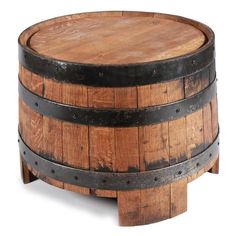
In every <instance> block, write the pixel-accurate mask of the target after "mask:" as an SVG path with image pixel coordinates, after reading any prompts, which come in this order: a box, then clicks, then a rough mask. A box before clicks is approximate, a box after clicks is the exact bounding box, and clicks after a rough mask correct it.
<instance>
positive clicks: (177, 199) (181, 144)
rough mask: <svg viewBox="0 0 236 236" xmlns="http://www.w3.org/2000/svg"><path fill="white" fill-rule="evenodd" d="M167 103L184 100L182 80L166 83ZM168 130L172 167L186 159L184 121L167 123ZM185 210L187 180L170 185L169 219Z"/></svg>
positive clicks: (181, 119) (182, 119)
mask: <svg viewBox="0 0 236 236" xmlns="http://www.w3.org/2000/svg"><path fill="white" fill-rule="evenodd" d="M167 95H168V102H169V103H170V102H173V101H177V100H180V99H183V98H184V83H183V80H182V79H179V80H176V81H173V82H170V83H168V86H167ZM168 130H169V140H168V141H169V163H170V165H174V164H176V163H178V162H182V161H184V160H186V159H187V157H186V143H187V140H186V120H185V118H184V117H183V118H180V119H177V120H173V121H170V122H168ZM186 210H187V178H185V179H182V180H180V181H177V182H174V183H172V184H170V217H174V216H177V215H179V214H181V213H183V212H185V211H186Z"/></svg>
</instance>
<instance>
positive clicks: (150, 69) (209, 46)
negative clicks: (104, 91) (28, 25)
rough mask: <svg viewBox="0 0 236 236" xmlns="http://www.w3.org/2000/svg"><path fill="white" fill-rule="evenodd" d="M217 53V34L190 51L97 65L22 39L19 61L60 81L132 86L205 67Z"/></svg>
mask: <svg viewBox="0 0 236 236" xmlns="http://www.w3.org/2000/svg"><path fill="white" fill-rule="evenodd" d="M208 30H209V31H210V32H211V30H210V29H208ZM212 34H213V33H212ZM212 37H213V36H212ZM214 57H215V47H214V37H213V38H212V39H211V40H209V41H208V42H207V43H206V44H205V45H203V47H201V48H200V49H198V50H196V51H194V52H192V53H190V54H188V55H183V56H179V57H177V58H171V59H166V60H159V61H152V62H146V63H137V64H127V65H126V64H124V65H96V64H84V63H75V62H68V61H63V60H57V59H55V58H49V57H46V56H43V55H39V54H38V53H36V52H35V51H33V50H31V49H29V48H28V47H27V46H24V45H22V44H21V43H20V41H19V62H20V64H21V65H22V66H24V67H25V68H26V69H28V70H30V71H31V72H33V73H36V74H39V75H41V76H42V77H46V78H49V79H53V80H58V81H60V82H66V83H74V84H84V85H88V86H98V87H129V86H139V85H145V84H154V83H160V82H164V81H170V80H174V79H177V78H181V77H185V76H187V75H190V74H194V73H196V72H198V71H200V70H202V69H203V68H204V67H207V66H208V65H209V64H211V63H214Z"/></svg>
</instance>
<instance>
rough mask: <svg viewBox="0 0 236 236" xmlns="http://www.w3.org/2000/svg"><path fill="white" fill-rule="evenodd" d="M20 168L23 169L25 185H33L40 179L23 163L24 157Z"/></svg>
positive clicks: (22, 175)
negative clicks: (32, 183)
mask: <svg viewBox="0 0 236 236" xmlns="http://www.w3.org/2000/svg"><path fill="white" fill-rule="evenodd" d="M20 168H21V178H22V181H23V183H24V184H28V183H31V182H33V181H35V180H37V179H38V178H37V177H35V176H34V175H33V174H32V173H31V171H30V170H29V168H28V167H27V165H26V164H25V162H24V161H23V159H22V157H21V158H20Z"/></svg>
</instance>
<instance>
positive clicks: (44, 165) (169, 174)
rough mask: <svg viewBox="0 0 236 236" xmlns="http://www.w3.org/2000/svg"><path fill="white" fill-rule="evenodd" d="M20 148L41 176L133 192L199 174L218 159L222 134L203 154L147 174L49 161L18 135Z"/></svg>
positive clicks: (92, 186) (25, 158)
mask: <svg viewBox="0 0 236 236" xmlns="http://www.w3.org/2000/svg"><path fill="white" fill-rule="evenodd" d="M18 141H19V148H20V153H21V155H22V158H23V159H24V161H25V162H26V163H27V164H29V165H30V166H31V167H32V168H34V169H35V170H36V171H38V172H40V173H41V174H42V175H44V176H47V177H50V178H53V179H56V180H58V181H61V182H64V183H68V184H73V185H77V186H82V187H87V188H94V189H106V190H133V189H145V188H153V187H159V186H162V185H165V184H169V183H173V182H175V181H177V180H180V179H183V178H186V177H188V176H191V175H193V174H194V173H196V172H198V171H199V170H201V169H202V168H204V167H205V166H207V165H208V164H209V163H210V162H212V161H213V160H215V159H217V153H218V151H219V150H218V149H219V135H217V137H216V139H215V140H214V142H213V143H212V144H211V145H210V146H209V147H208V148H207V149H205V150H204V151H203V152H201V153H200V154H198V155H196V156H194V157H193V158H191V159H189V160H186V161H183V162H180V163H178V164H175V165H172V166H168V167H165V168H161V169H155V170H151V171H144V172H128V173H122V172H121V173H117V172H98V171H90V170H84V169H77V168H73V167H70V166H66V165H62V164H60V163H58V162H55V161H54V160H48V159H46V158H44V157H42V156H40V155H39V154H37V153H35V152H33V151H32V150H31V149H30V147H28V146H27V145H26V143H25V142H24V140H23V139H22V137H21V135H20V133H19V140H18Z"/></svg>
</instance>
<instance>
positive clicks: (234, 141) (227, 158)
mask: <svg viewBox="0 0 236 236" xmlns="http://www.w3.org/2000/svg"><path fill="white" fill-rule="evenodd" d="M234 2H235V1H233V0H232V1H227V0H225V1H210V0H209V1H207V0H195V1H189V0H175V1H174V0H173V1H170V0H145V1H137V0H136V1H133V0H125V1H123V0H119V1H111V0H106V1H105V0H104V1H101V0H98V1H95V0H94V1H91V0H87V1H80V0H74V1H72V0H61V1H60V0H57V1H56V0H51V1H50V0H48V1H44V0H38V1H32V0H31V1H30V0H19V1H17V0H16V1H13V0H8V1H6V2H5V1H1V2H0V24H1V28H0V29H1V31H0V32H1V33H0V81H1V83H0V84H1V86H0V183H1V185H0V189H1V192H0V235H1V236H3V235H4V236H5V235H16V234H17V235H25V236H27V235H35V236H37V235H41V236H42V235H57V236H60V235H92V234H96V235H100V234H102V235H104V236H105V235H112V236H113V235H136V236H137V235H143V234H148V235H170V234H172V235H181V236H184V235H192V236H194V235H216V234H217V235H218V233H219V234H221V235H222V234H227V235H235V233H236V229H235V223H236V218H235V212H236V193H235V191H234V190H235V187H236V184H235V183H236V179H235V167H236V156H235V148H236V138H235V135H236V129H235V124H236V119H235V116H236V113H235V110H236V106H235V102H236V101H235V98H236V78H235V74H236V72H235V69H236V60H235V54H236V50H235V42H236V34H235V22H236V17H235V9H236V7H234V6H233V3H234ZM98 10H140V11H154V12H164V13H172V14H177V15H183V16H185V17H189V18H193V19H195V20H198V21H202V22H203V23H206V24H207V25H209V26H210V27H212V29H213V30H214V31H215V34H216V59H217V77H218V79H219V80H218V95H219V119H220V127H221V161H220V175H218V176H217V175H212V174H209V173H207V174H205V175H204V176H202V177H201V178H199V179H198V180H196V181H194V182H193V183H191V184H189V185H188V211H187V213H184V214H182V215H180V216H178V217H175V218H173V219H171V220H166V221H163V222H160V223H156V224H151V225H146V226H138V227H119V226H118V216H117V207H116V202H115V201H112V200H109V199H100V198H94V197H86V196H82V195H79V194H76V193H71V192H67V191H64V190H61V189H57V188H55V187H52V186H50V185H47V184H45V183H43V182H42V181H36V182H33V183H31V184H28V185H23V184H22V182H21V179H20V171H19V156H18V145H17V123H18V114H17V109H18V108H17V106H18V104H17V99H18V97H17V96H18V95H17V71H18V61H17V60H18V59H17V37H18V35H19V33H20V32H21V31H22V30H24V29H25V28H26V27H28V26H29V25H32V24H34V23H36V22H38V21H42V20H45V19H48V18H51V17H55V16H60V15H65V14H70V13H76V12H85V11H98Z"/></svg>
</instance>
